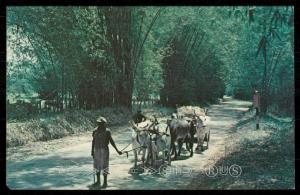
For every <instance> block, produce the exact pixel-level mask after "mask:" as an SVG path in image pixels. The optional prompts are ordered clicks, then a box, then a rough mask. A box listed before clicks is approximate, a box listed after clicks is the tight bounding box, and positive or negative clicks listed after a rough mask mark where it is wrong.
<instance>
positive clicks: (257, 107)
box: [253, 87, 260, 129]
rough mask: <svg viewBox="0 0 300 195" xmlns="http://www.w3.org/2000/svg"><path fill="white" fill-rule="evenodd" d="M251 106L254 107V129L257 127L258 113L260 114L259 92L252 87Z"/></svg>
mask: <svg viewBox="0 0 300 195" xmlns="http://www.w3.org/2000/svg"><path fill="white" fill-rule="evenodd" d="M253 107H254V109H255V111H256V112H255V118H256V129H259V114H260V94H259V91H258V90H257V89H256V87H254V89H253Z"/></svg>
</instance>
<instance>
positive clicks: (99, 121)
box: [97, 116, 107, 123]
mask: <svg viewBox="0 0 300 195" xmlns="http://www.w3.org/2000/svg"><path fill="white" fill-rule="evenodd" d="M97 122H98V123H107V120H106V119H105V118H104V117H102V116H100V117H99V118H98V119H97Z"/></svg>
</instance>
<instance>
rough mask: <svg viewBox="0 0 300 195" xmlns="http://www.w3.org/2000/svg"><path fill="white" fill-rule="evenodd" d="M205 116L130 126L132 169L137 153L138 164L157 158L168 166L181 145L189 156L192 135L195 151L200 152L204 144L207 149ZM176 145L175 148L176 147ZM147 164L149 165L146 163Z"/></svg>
mask: <svg viewBox="0 0 300 195" xmlns="http://www.w3.org/2000/svg"><path fill="white" fill-rule="evenodd" d="M205 121H206V116H194V117H193V118H192V119H191V118H177V117H173V118H172V119H168V120H167V122H166V123H163V122H160V123H159V122H158V121H157V120H156V119H155V120H146V121H145V122H142V123H139V124H134V123H133V122H130V124H131V125H132V135H131V141H132V149H133V153H134V167H136V166H137V162H138V155H139V154H141V160H142V165H144V163H145V162H146V163H148V164H149V163H150V164H151V165H153V163H155V162H156V160H158V159H161V160H162V163H164V161H165V160H167V161H168V164H169V165H170V164H171V155H173V154H175V156H174V160H176V159H177V158H178V156H180V153H181V149H182V146H183V143H186V149H187V151H189V152H190V156H191V157H192V156H193V144H194V140H195V138H194V136H195V134H196V140H197V147H196V149H195V150H198V151H199V150H200V151H203V150H204V142H206V146H205V147H206V149H208V142H209V138H210V130H209V128H208V127H207V126H206V125H205ZM175 143H177V149H178V150H176V145H175ZM149 161H150V162H149Z"/></svg>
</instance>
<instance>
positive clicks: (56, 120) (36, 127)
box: [6, 105, 173, 147]
mask: <svg viewBox="0 0 300 195" xmlns="http://www.w3.org/2000/svg"><path fill="white" fill-rule="evenodd" d="M172 112H173V110H172V108H166V107H162V106H159V105H155V106H152V107H151V108H150V107H149V108H145V109H143V113H144V114H145V115H146V116H147V117H152V116H153V115H156V116H157V117H165V116H168V115H170V113H172ZM132 115H133V113H132V112H131V110H129V109H128V108H125V107H106V108H102V109H99V110H83V109H82V110H66V111H64V112H63V113H42V114H40V115H36V116H34V117H31V118H28V119H26V120H25V119H22V120H9V121H7V123H6V147H15V146H21V145H25V144H27V143H30V142H35V141H49V140H52V139H58V138H62V137H65V136H68V135H72V134H80V133H84V132H88V131H92V130H93V129H94V128H95V127H96V119H97V118H98V117H99V116H104V117H105V118H106V119H107V121H108V127H113V126H121V125H126V124H128V121H129V120H131V117H132Z"/></svg>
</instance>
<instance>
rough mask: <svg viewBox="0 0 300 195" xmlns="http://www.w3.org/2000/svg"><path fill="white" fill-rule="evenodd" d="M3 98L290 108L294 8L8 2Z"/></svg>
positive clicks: (82, 104) (90, 104)
mask: <svg viewBox="0 0 300 195" xmlns="http://www.w3.org/2000/svg"><path fill="white" fill-rule="evenodd" d="M7 13H8V15H7V48H8V59H7V67H8V69H7V70H8V71H7V90H8V97H11V96H13V95H19V97H15V98H16V99H18V98H20V95H23V94H27V96H31V97H32V96H33V94H35V93H36V94H38V96H39V98H40V99H49V100H56V102H59V103H60V104H59V105H60V106H61V107H62V104H61V103H62V102H68V106H69V107H77V108H87V109H89V108H100V107H103V106H113V105H122V106H126V107H131V100H132V98H133V97H136V98H137V99H140V100H146V99H149V98H150V97H157V96H160V99H161V103H162V104H164V105H168V106H175V105H176V104H205V103H212V102H214V101H215V100H216V99H217V98H219V97H222V95H224V94H225V93H226V94H228V95H233V96H235V97H237V98H241V99H251V93H252V86H253V85H256V86H257V87H258V89H259V90H260V91H261V94H262V100H263V101H262V102H263V111H267V110H270V111H276V112H280V113H289V114H292V113H293V108H294V103H293V100H294V53H293V45H294V24H293V21H294V18H293V14H294V11H293V7H270V6H269V7H248V6H245V7H9V8H8V11H7Z"/></svg>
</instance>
